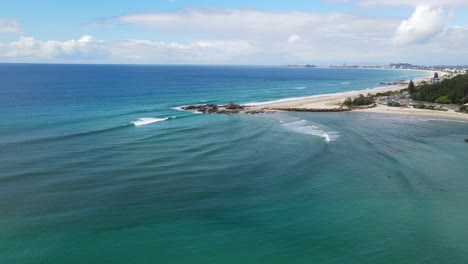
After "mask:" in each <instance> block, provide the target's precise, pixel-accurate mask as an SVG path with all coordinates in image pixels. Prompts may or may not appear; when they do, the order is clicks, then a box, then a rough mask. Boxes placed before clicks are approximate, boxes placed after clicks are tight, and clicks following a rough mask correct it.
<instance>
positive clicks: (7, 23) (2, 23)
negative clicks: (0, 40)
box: [0, 18, 21, 34]
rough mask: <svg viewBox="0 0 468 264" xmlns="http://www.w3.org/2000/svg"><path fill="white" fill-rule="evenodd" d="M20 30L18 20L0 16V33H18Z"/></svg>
mask: <svg viewBox="0 0 468 264" xmlns="http://www.w3.org/2000/svg"><path fill="white" fill-rule="evenodd" d="M20 31H21V29H20V26H19V24H18V22H16V21H15V20H8V19H3V18H0V34H1V33H19V32H20Z"/></svg>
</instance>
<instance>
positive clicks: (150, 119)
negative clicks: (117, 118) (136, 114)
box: [132, 116, 176, 126]
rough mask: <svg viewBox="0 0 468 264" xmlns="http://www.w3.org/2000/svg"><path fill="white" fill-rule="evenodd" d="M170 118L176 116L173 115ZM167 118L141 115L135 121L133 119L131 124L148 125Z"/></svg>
mask: <svg viewBox="0 0 468 264" xmlns="http://www.w3.org/2000/svg"><path fill="white" fill-rule="evenodd" d="M172 118H176V117H175V116H173V117H172ZM167 120H169V117H166V118H154V117H142V118H139V119H138V120H137V121H133V122H132V124H133V125H135V126H144V125H149V124H153V123H157V122H163V121H167Z"/></svg>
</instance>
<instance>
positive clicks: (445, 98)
mask: <svg viewBox="0 0 468 264" xmlns="http://www.w3.org/2000/svg"><path fill="white" fill-rule="evenodd" d="M436 102H439V103H442V104H449V103H450V99H449V98H448V96H446V95H442V96H439V97H437V99H436Z"/></svg>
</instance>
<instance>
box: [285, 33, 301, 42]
mask: <svg viewBox="0 0 468 264" xmlns="http://www.w3.org/2000/svg"><path fill="white" fill-rule="evenodd" d="M300 40H301V37H299V36H298V35H296V34H291V35H290V36H289V38H288V42H289V43H291V44H294V43H296V42H298V41H300Z"/></svg>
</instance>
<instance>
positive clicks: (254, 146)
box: [0, 64, 468, 263]
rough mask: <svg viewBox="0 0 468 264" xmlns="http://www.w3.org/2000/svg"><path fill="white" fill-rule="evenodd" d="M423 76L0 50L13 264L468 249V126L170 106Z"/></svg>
mask: <svg viewBox="0 0 468 264" xmlns="http://www.w3.org/2000/svg"><path fill="white" fill-rule="evenodd" d="M425 75H426V74H425V73H421V72H411V71H394V70H392V71H390V70H355V69H319V68H315V69H289V68H285V67H250V66H249V67H247V66H243V67H240V66H124V65H115V66H112V65H22V64H0V120H1V122H0V148H1V152H0V166H1V171H0V263H240V262H244V263H464V262H467V261H468V249H467V248H466V245H467V244H468V228H467V227H466V223H467V221H468V210H467V209H468V205H467V204H466V201H467V198H468V178H467V176H468V174H467V171H468V167H467V166H468V165H467V164H468V163H466V161H467V159H468V148H467V147H468V146H467V144H464V143H463V138H465V137H467V136H468V124H467V123H463V122H452V121H447V120H431V119H428V118H423V117H416V116H391V115H382V114H363V113H336V114H335V113H325V114H323V113H322V114H319V113H277V114H264V115H253V116H252V115H231V116H227V115H199V114H193V113H190V112H183V111H178V110H175V109H174V108H175V107H177V106H181V105H186V104H195V103H226V102H227V101H235V102H239V103H247V102H259V101H268V100H275V99H281V98H288V97H302V96H310V95H317V94H324V93H336V92H346V91H352V90H360V89H363V88H364V89H365V88H372V87H375V86H378V83H379V82H387V81H394V80H400V79H410V78H417V77H422V76H425ZM141 118H160V119H162V118H169V119H168V120H167V121H161V122H157V123H152V124H148V125H144V126H134V125H133V123H132V122H134V121H138V120H139V119H141ZM326 138H329V139H330V142H328V143H327V142H326Z"/></svg>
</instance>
